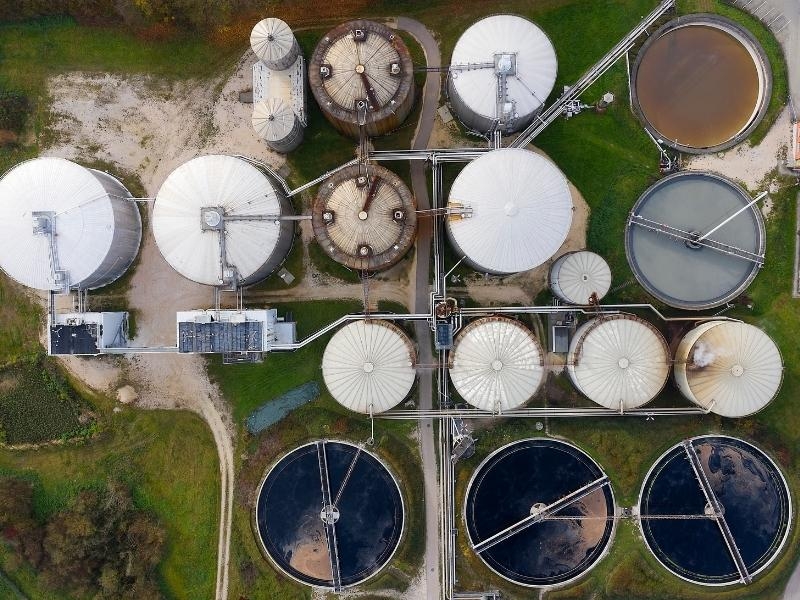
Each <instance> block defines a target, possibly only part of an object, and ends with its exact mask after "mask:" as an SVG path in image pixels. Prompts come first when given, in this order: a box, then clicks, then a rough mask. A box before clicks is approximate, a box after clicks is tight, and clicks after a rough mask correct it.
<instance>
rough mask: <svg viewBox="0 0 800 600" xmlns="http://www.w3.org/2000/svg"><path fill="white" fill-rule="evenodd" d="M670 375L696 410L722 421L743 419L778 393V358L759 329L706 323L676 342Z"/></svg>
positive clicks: (733, 323) (780, 373)
mask: <svg viewBox="0 0 800 600" xmlns="http://www.w3.org/2000/svg"><path fill="white" fill-rule="evenodd" d="M674 377H675V383H676V384H677V386H678V389H680V391H681V393H682V394H683V395H684V396H685V397H686V398H687V399H689V400H691V401H692V402H694V403H695V404H697V405H698V406H700V407H702V408H704V409H706V410H708V411H710V412H713V413H716V414H718V415H721V416H723V417H746V416H748V415H751V414H753V413H756V412H758V411H759V410H761V409H762V408H764V407H765V406H766V405H767V404H769V403H770V401H772V399H773V398H775V396H776V395H777V393H778V390H779V389H780V386H781V381H782V379H783V360H782V359H781V353H780V351H779V350H778V347H777V346H776V345H775V342H773V341H772V339H771V338H770V337H769V336H768V335H767V334H766V333H764V332H763V331H761V330H760V329H759V328H758V327H754V326H753V325H748V324H747V323H740V322H737V321H707V322H705V323H702V324H701V325H698V326H697V327H695V328H694V329H692V330H691V331H690V332H689V333H687V334H686V335H685V336H684V337H683V339H682V340H681V342H680V344H678V349H677V351H676V352H675V370H674Z"/></svg>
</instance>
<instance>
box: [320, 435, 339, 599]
mask: <svg viewBox="0 0 800 600" xmlns="http://www.w3.org/2000/svg"><path fill="white" fill-rule="evenodd" d="M316 446H317V461H318V462H319V478H320V483H321V485H322V510H321V512H320V516H321V518H322V525H323V527H324V528H325V539H326V541H327V542H328V557H329V558H330V563H331V580H332V581H333V590H334V591H335V592H339V591H341V590H342V573H341V570H340V569H339V550H338V545H337V543H336V518H338V515H336V516H334V513H333V512H332V511H333V510H334V509H335V505H334V504H333V502H331V482H330V479H329V477H328V456H327V454H326V453H325V442H324V441H319V442H316Z"/></svg>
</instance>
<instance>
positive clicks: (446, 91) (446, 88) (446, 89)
mask: <svg viewBox="0 0 800 600" xmlns="http://www.w3.org/2000/svg"><path fill="white" fill-rule="evenodd" d="M506 16H509V17H519V18H520V19H525V20H526V21H528V22H529V23H531V24H533V26H534V27H536V28H537V29H539V31H541V32H542V33H543V34H544V36H545V37H546V38H547V41H548V42H550V46H551V47H552V48H553V53H554V54H555V56H556V80H558V52H557V51H556V46H555V44H554V43H553V38H551V37H550V34H548V33H547V32H546V31H545V30H544V29H543V28H542V27H540V26H539V24H538V23H536V22H535V21H533V20H532V19H529V18H528V17H526V16H524V15H521V14H518V13H515V12H504V13H491V14H488V15H486V16H485V17H482V18H480V19H478V20H477V21H474V22H473V23H472V24H471V25H470V26H469V27H467V28H466V29H464V30H463V31H462V32H461V35H459V36H458V39H457V40H456V41H455V44H453V49H452V50H451V51H450V58H451V59H452V58H453V51H454V50H455V48H456V45H457V44H458V42H459V40H460V39H461V37H462V36H463V35H464V34H465V33H466V32H467V31H468V30H469V29H470V28H471V27H473V26H475V25H477V24H478V23H480V22H482V21H485V20H487V19H491V18H492V17H506ZM451 79H452V78H451V76H450V69H448V70H447V76H446V77H445V81H444V85H443V86H442V94H443V95H444V100H445V102H446V103H447V104H448V105H449V108H450V112H451V114H452V115H453V116H454V117H455V118H456V120H458V122H459V123H461V125H462V126H463V127H464V129H465V130H466V132H467V133H469V134H472V135H475V136H478V137H480V138H483V139H485V140H488V139H489V138H490V136H491V132H487V133H481V132H480V131H476V130H475V129H473V128H472V127H470V126H469V125H467V124H466V123H464V121H463V120H462V119H461V116H460V115H459V114H458V111H457V110H456V109H455V106H453V104H452V102H451V100H450V95H451V88H450V86H453V87H452V92H453V93H454V94H455V95H456V96H458V97H459V99H461V101H462V102H464V100H463V98H462V97H461V96H460V95H459V94H458V92H457V91H456V89H455V85H454V84H453V83H452V81H451ZM554 89H555V81H554V82H553V87H552V88H551V89H550V93H549V94H548V95H547V98H549V97H550V96H551V95H552V94H553V90H554ZM547 98H545V99H544V100H543V101H542V103H541V104H540V105H539V108H537V109H536V110H534V111H533V112H532V113H530V114H529V115H527V116H526V118H524V119H522V118H520V119H519V120H518V122H517V126H515V127H513V128H506V129H504V130H503V132H504V133H506V134H509V135H510V134H512V133H518V132H520V131H522V130H523V129H525V128H526V127H528V125H530V124H531V123H532V122H533V120H534V119H535V118H536V115H538V114H541V112H542V110H544V106H545V104H547ZM464 104H466V102H465V103H464ZM470 111H471V112H472V113H473V115H474V116H475V117H476V118H483V119H486V120H493V119H492V117H490V116H488V115H483V114H480V113H478V111H476V110H473V109H472V107H470Z"/></svg>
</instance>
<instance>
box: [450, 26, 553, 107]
mask: <svg viewBox="0 0 800 600" xmlns="http://www.w3.org/2000/svg"><path fill="white" fill-rule="evenodd" d="M503 55H508V56H513V63H512V67H511V70H512V71H513V74H509V76H508V77H506V78H505V91H506V101H507V102H513V103H514V111H515V112H516V113H517V114H518V115H519V116H520V117H525V116H527V115H530V114H532V113H534V112H536V111H537V110H539V109H540V108H541V107H542V105H543V104H544V101H545V100H546V99H547V97H548V96H549V95H550V92H551V91H552V89H553V84H554V83H555V81H556V73H557V71H558V62H557V60H556V51H555V48H553V44H552V43H551V42H550V38H548V37H547V34H545V33H544V32H543V31H542V30H541V29H539V27H537V26H536V25H534V24H533V23H531V22H530V21H528V20H527V19H524V18H522V17H518V16H515V15H493V16H490V17H486V18H485V19H481V20H480V21H478V22H476V23H475V24H473V25H472V26H471V27H469V29H467V30H466V31H465V32H464V33H463V34H462V35H461V37H460V38H458V42H456V46H455V48H454V49H453V56H452V59H451V60H450V65H451V66H450V73H451V75H450V76H451V78H452V85H453V87H454V88H455V91H456V93H457V94H458V95H459V97H461V99H462V100H463V101H464V103H465V104H466V105H467V106H469V107H470V108H471V109H472V110H473V111H475V112H476V113H478V114H480V115H482V116H484V117H487V118H490V119H494V118H497V117H498V115H497V108H498V101H497V81H498V74H497V71H498V66H497V64H498V56H503ZM479 65H482V66H479ZM487 65H492V66H491V67H488V66H487Z"/></svg>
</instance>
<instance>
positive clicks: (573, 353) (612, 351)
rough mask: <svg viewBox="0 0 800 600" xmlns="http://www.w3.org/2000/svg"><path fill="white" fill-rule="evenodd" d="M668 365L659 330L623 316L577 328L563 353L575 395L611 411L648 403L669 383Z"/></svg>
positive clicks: (588, 323)
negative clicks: (567, 349) (575, 389)
mask: <svg viewBox="0 0 800 600" xmlns="http://www.w3.org/2000/svg"><path fill="white" fill-rule="evenodd" d="M669 367H670V352H669V347H668V346H667V342H666V341H665V340H664V336H663V335H661V332H660V331H658V329H656V328H655V327H654V326H653V325H652V324H650V323H649V322H647V321H645V320H644V319H641V318H639V317H637V316H635V315H630V314H624V313H620V314H611V315H606V316H603V317H598V318H595V319H592V320H590V321H587V322H586V323H584V324H583V325H581V326H580V327H579V328H578V329H577V331H576V332H575V334H574V335H573V336H572V340H571V341H570V345H569V354H568V355H567V373H568V374H569V377H570V379H571V380H572V383H573V384H574V385H575V387H576V388H578V391H580V392H581V393H582V394H583V395H584V396H586V397H587V398H589V399H590V400H592V401H593V402H596V403H598V404H600V405H601V406H605V407H606V408H611V409H614V410H625V409H630V408H636V407H638V406H641V405H643V404H645V403H647V402H650V401H651V400H652V399H653V398H655V397H656V396H657V395H658V393H659V392H660V391H661V390H662V389H663V387H664V384H665V383H666V382H667V378H668V377H669Z"/></svg>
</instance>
